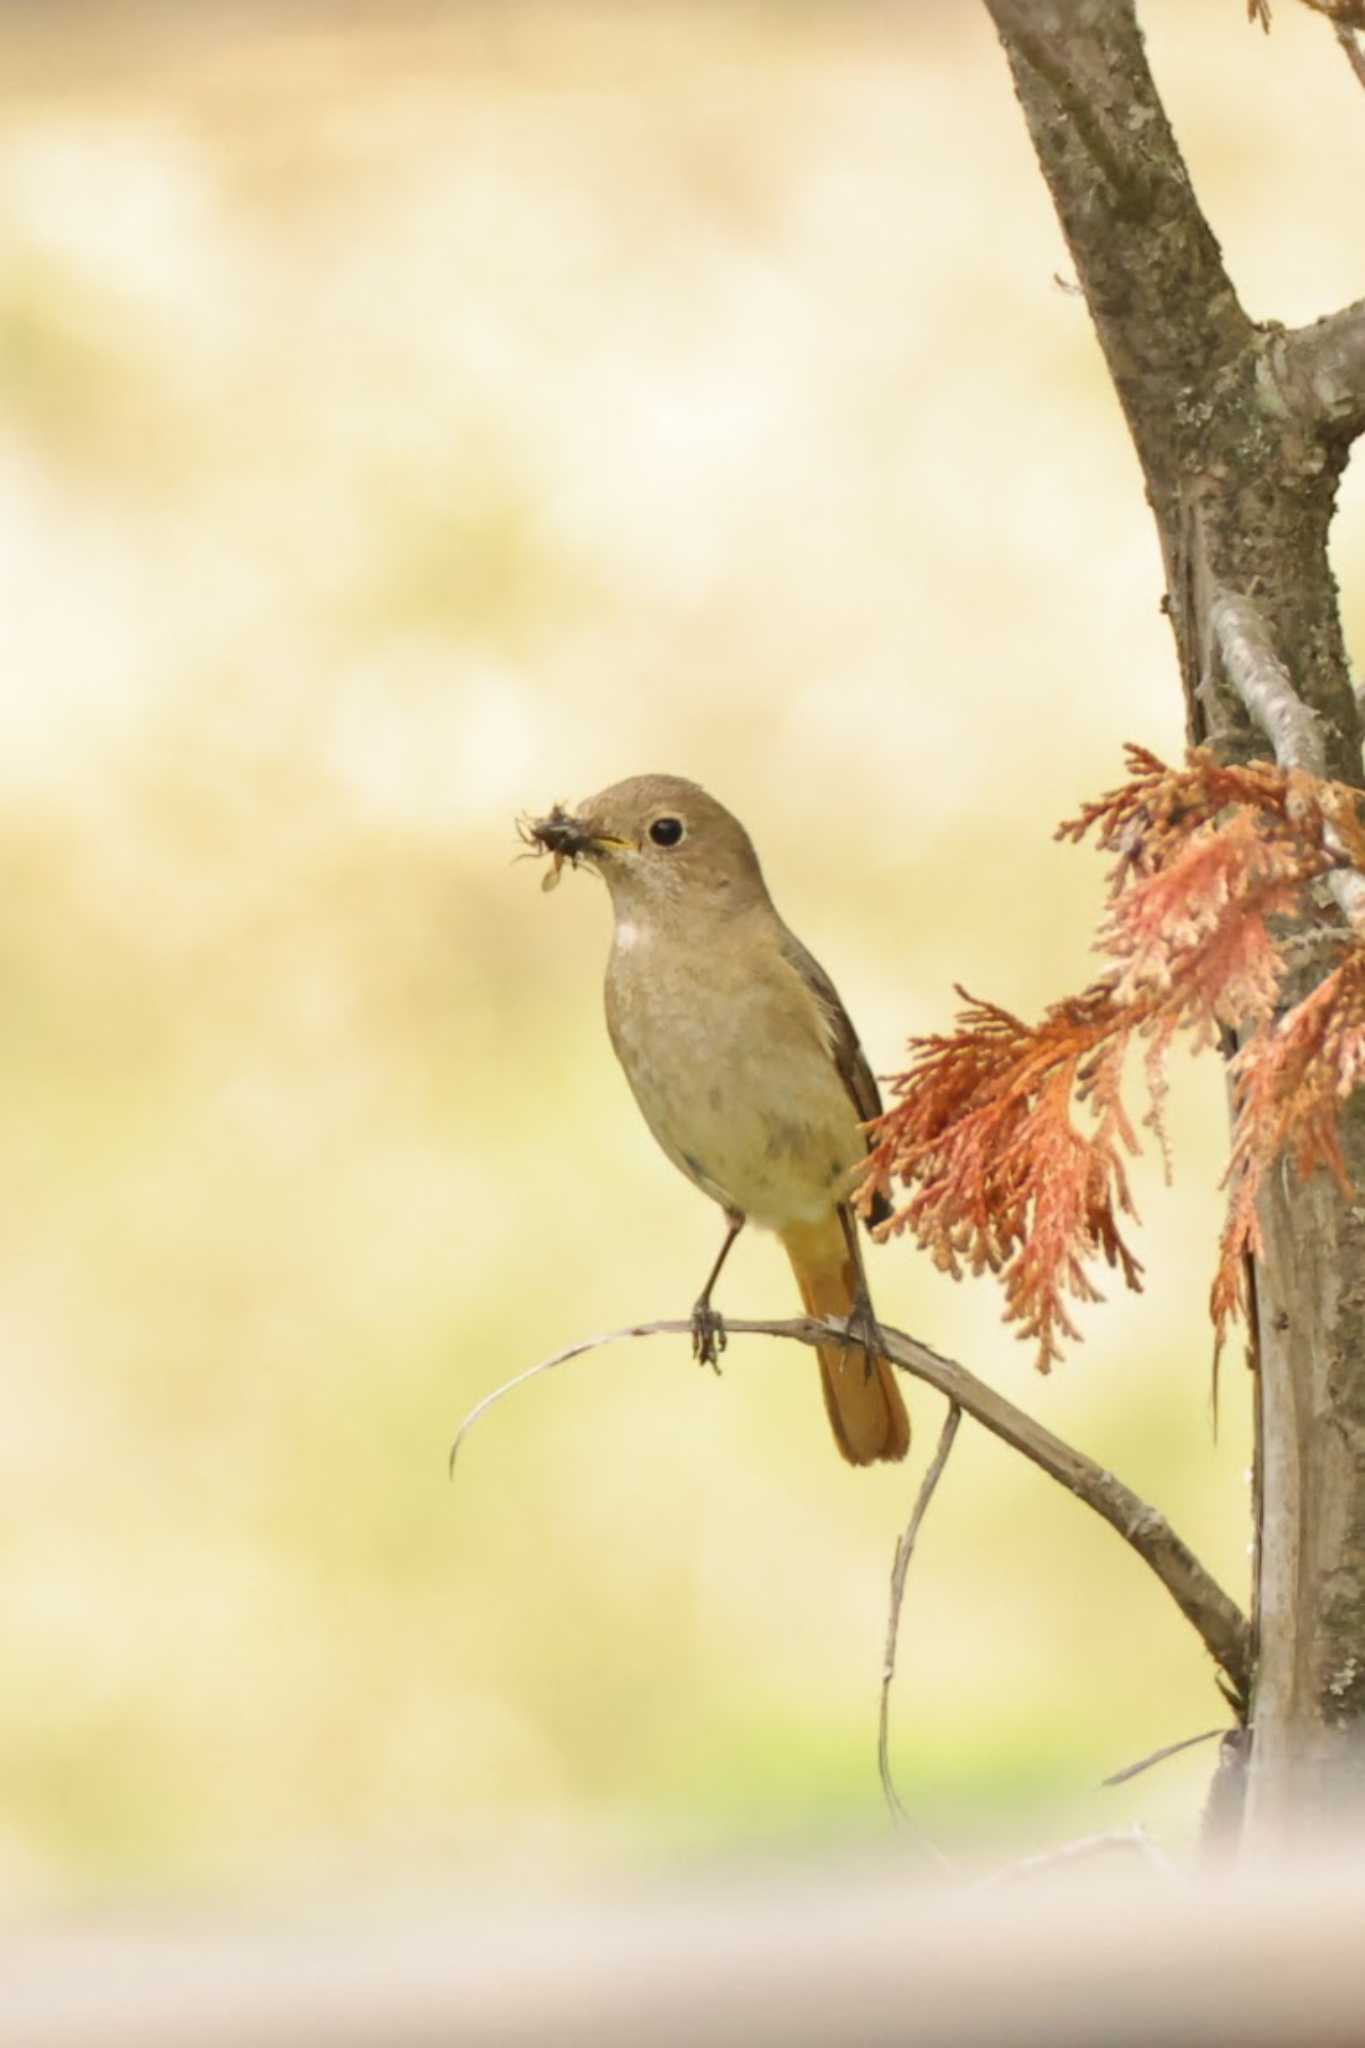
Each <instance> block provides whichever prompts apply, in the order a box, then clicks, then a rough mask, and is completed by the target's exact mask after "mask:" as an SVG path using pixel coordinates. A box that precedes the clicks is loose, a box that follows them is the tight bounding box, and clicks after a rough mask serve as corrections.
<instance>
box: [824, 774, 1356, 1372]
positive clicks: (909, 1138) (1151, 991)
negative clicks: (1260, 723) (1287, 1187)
mask: <svg viewBox="0 0 1365 2048" xmlns="http://www.w3.org/2000/svg"><path fill="white" fill-rule="evenodd" d="M1127 765H1128V770H1129V778H1130V779H1129V780H1128V781H1127V782H1125V783H1124V784H1123V785H1122V787H1121V788H1119V789H1115V790H1111V791H1110V793H1109V794H1108V795H1107V796H1104V797H1102V798H1101V799H1100V800H1099V802H1098V803H1093V804H1088V805H1087V806H1086V808H1085V810H1084V811H1083V812H1082V813H1081V815H1080V817H1079V818H1075V819H1073V820H1071V821H1070V822H1069V823H1067V824H1065V825H1062V826H1061V827H1060V828H1059V830H1058V833H1057V837H1058V838H1060V839H1071V840H1076V841H1079V840H1081V839H1083V838H1085V837H1086V836H1087V834H1090V835H1093V837H1094V838H1095V840H1096V842H1097V844H1098V845H1099V847H1100V848H1101V849H1102V850H1103V851H1104V852H1106V853H1109V854H1112V855H1113V856H1114V857H1115V861H1114V868H1113V873H1112V876H1111V886H1110V897H1109V903H1108V908H1107V910H1106V912H1105V915H1104V918H1103V920H1102V922H1101V926H1100V931H1099V936H1098V940H1097V950H1098V951H1100V952H1101V953H1103V954H1105V955H1107V957H1108V959H1109V961H1110V963H1111V965H1110V966H1109V968H1108V971H1107V972H1106V973H1104V974H1103V975H1102V976H1101V977H1100V978H1099V979H1098V980H1097V981H1095V982H1093V983H1092V984H1091V986H1090V987H1089V988H1087V989H1086V990H1084V992H1083V993H1082V994H1080V995H1078V996H1073V997H1071V998H1069V999H1068V1000H1067V1001H1065V1002H1060V1003H1054V1004H1053V1005H1052V1007H1051V1008H1050V1009H1049V1010H1048V1011H1047V1013H1046V1015H1045V1016H1044V1017H1043V1019H1042V1022H1041V1023H1039V1024H1026V1023H1024V1022H1023V1021H1022V1020H1021V1019H1020V1018H1018V1017H1014V1016H1011V1014H1010V1012H1009V1011H1008V1010H1002V1009H1000V1008H998V1007H997V1006H996V1005H995V1004H994V1003H987V1002H980V1001H977V1000H976V999H974V998H973V997H971V996H968V995H967V994H966V992H965V990H959V991H958V993H959V994H960V995H961V996H962V998H963V1001H964V1002H965V1003H966V1005H967V1007H966V1008H965V1009H964V1010H963V1011H962V1013H961V1014H960V1016H959V1017H958V1019H957V1028H956V1030H954V1031H953V1032H951V1033H948V1034H946V1035H942V1036H934V1037H928V1038H916V1039H912V1040H911V1043H910V1051H911V1055H912V1058H911V1063H910V1066H909V1068H908V1069H907V1071H906V1072H905V1073H904V1074H902V1075H900V1076H899V1077H897V1078H896V1079H895V1080H894V1081H893V1083H892V1089H891V1092H892V1094H893V1096H894V1097H895V1098H896V1100H895V1102H894V1105H893V1107H892V1108H891V1109H889V1110H888V1111H887V1113H886V1114H885V1115H884V1116H883V1117H881V1118H880V1119H879V1120H878V1122H877V1123H876V1124H874V1125H873V1126H872V1131H873V1134H874V1137H875V1140H876V1143H875V1149H874V1150H873V1152H872V1153H871V1155H870V1157H869V1160H868V1165H867V1171H866V1176H865V1178H864V1180H863V1182H862V1185H861V1188H860V1191H859V1203H860V1206H861V1207H862V1209H863V1210H864V1211H867V1210H869V1209H870V1208H871V1205H872V1201H873V1197H874V1196H875V1195H876V1194H878V1193H882V1194H885V1195H887V1196H888V1198H890V1199H891V1200H892V1202H893V1204H894V1203H895V1190H896V1184H897V1183H899V1184H900V1186H901V1187H902V1188H905V1189H908V1190H909V1191H910V1192H909V1197H908V1199H906V1200H904V1201H902V1202H901V1203H900V1205H899V1206H898V1207H896V1208H895V1212H894V1214H893V1215H892V1216H891V1217H890V1219H889V1220H888V1221H887V1222H885V1223H883V1224H882V1225H880V1226H879V1228H878V1231H877V1235H878V1236H879V1237H888V1236H893V1235H895V1234H896V1233H897V1232H899V1231H903V1230H910V1231H912V1232H913V1233H914V1235H915V1236H916V1237H917V1238H918V1239H919V1241H920V1243H921V1244H922V1245H923V1246H924V1247H925V1248H926V1249H927V1250H928V1251H929V1252H930V1253H931V1254H932V1256H933V1258H934V1260H935V1262H936V1264H937V1265H939V1266H940V1267H941V1268H942V1269H943V1270H944V1271H946V1272H949V1273H951V1274H952V1275H953V1277H954V1278H955V1279H956V1278H960V1277H961V1275H962V1273H963V1271H964V1270H967V1271H970V1272H973V1273H980V1272H983V1271H986V1270H989V1271H991V1272H993V1273H996V1274H998V1275H999V1277H1000V1280H1001V1283H1002V1285H1003V1288H1004V1293H1005V1320H1006V1321H1007V1322H1013V1323H1016V1324H1017V1325H1018V1326H1019V1334H1020V1335H1021V1336H1022V1337H1025V1338H1029V1339H1031V1340H1033V1341H1034V1342H1035V1343H1036V1344H1037V1347H1038V1365H1039V1368H1040V1370H1042V1371H1044V1372H1046V1371H1047V1370H1048V1368H1049V1367H1050V1366H1051V1364H1052V1362H1053V1360H1054V1359H1056V1358H1059V1357H1060V1356H1061V1343H1062V1340H1063V1339H1064V1338H1067V1337H1071V1338H1075V1337H1077V1336H1079V1334H1080V1333H1079V1331H1078V1330H1077V1328H1076V1325H1075V1323H1074V1321H1073V1320H1072V1312H1071V1307H1070V1304H1072V1303H1075V1302H1083V1301H1097V1300H1099V1299H1100V1298H1101V1297H1100V1295H1099V1291H1098V1289H1097V1287H1096V1286H1095V1284H1094V1281H1093V1280H1092V1278H1091V1276H1090V1271H1089V1267H1090V1266H1091V1265H1092V1264H1093V1262H1094V1261H1095V1260H1096V1259H1098V1258H1103V1259H1104V1260H1105V1261H1106V1262H1107V1264H1108V1265H1110V1266H1111V1267H1117V1268H1118V1269H1119V1270H1120V1271H1121V1273H1122V1275H1123V1278H1124V1280H1125V1281H1126V1283H1127V1285H1128V1286H1129V1287H1131V1288H1134V1289H1137V1288H1140V1286H1141V1276H1142V1268H1141V1266H1140V1264H1139V1262H1138V1260H1137V1258H1136V1257H1135V1256H1134V1254H1133V1251H1132V1248H1131V1246H1130V1245H1129V1243H1128V1241H1127V1238H1126V1237H1125V1235H1124V1231H1125V1229H1126V1228H1127V1227H1128V1224H1127V1220H1126V1219H1130V1218H1131V1219H1132V1220H1133V1221H1136V1215H1135V1212H1134V1209H1133V1203H1132V1198H1131V1195H1130V1193H1129V1189H1128V1182H1127V1178H1126V1175H1125V1172H1124V1157H1125V1155H1126V1154H1130V1153H1134V1152H1136V1151H1137V1150H1138V1149H1139V1146H1138V1137H1137V1132H1136V1130H1135V1127H1134V1123H1133V1120H1132V1117H1131V1116H1130V1114H1129V1112H1128V1111H1127V1110H1126V1109H1125V1107H1124V1102H1123V1093H1122V1090H1123V1082H1124V1074H1125V1068H1126V1066H1127V1064H1128V1060H1127V1056H1128V1054H1129V1052H1130V1051H1135V1050H1136V1051H1139V1052H1140V1054H1141V1059H1142V1066H1143V1070H1144V1079H1145V1084H1146V1095H1147V1110H1146V1114H1145V1116H1144V1117H1143V1119H1142V1121H1143V1123H1144V1124H1146V1125H1147V1126H1148V1127H1149V1128H1150V1129H1151V1130H1152V1132H1153V1133H1154V1135H1155V1136H1156V1138H1157V1140H1158V1142H1159V1143H1160V1144H1161V1146H1162V1149H1163V1152H1164V1150H1165V1142H1166V1140H1165V1132H1164V1128H1163V1124H1162V1109H1163V1103H1164V1098H1165V1093H1166V1079H1165V1062H1166V1056H1167V1054H1168V1052H1169V1051H1170V1048H1171V1044H1172V1042H1173V1040H1174V1039H1175V1037H1176V1035H1177V1033H1179V1032H1186V1033H1189V1034H1190V1035H1191V1036H1192V1037H1193V1040H1194V1042H1195V1044H1196V1045H1201V1046H1202V1045H1207V1044H1209V1043H1210V1042H1212V1041H1214V1040H1216V1039H1217V1038H1219V1036H1220V1034H1221V1033H1222V1032H1224V1031H1226V1032H1232V1033H1235V1034H1236V1037H1237V1040H1238V1042H1239V1043H1240V1050H1239V1051H1237V1053H1236V1054H1235V1056H1234V1057H1233V1059H1232V1062H1231V1068H1230V1072H1231V1076H1232V1085H1233V1102H1234V1122H1233V1134H1232V1156H1231V1162H1230V1164H1229V1167H1228V1172H1227V1175H1226V1179H1225V1185H1226V1187H1227V1189H1228V1214H1227V1221H1226V1223H1225V1225H1224V1229H1223V1235H1222V1242H1221V1247H1220V1255H1219V1260H1218V1266H1217V1271H1216V1274H1215V1278H1214V1282H1213V1290H1212V1297H1211V1303H1210V1306H1211V1312H1212V1316H1213V1322H1214V1329H1215V1333H1216V1343H1217V1344H1218V1345H1219V1346H1221V1344H1222V1342H1223V1340H1224V1338H1225V1336H1226V1334H1227V1328H1228V1324H1229V1322H1230V1321H1231V1319H1232V1318H1233V1317H1234V1316H1236V1315H1239V1314H1242V1313H1244V1312H1245V1309H1246V1301H1245V1258H1246V1254H1247V1253H1248V1252H1252V1253H1254V1252H1257V1251H1259V1250H1260V1232H1259V1227H1258V1224H1257V1217H1256V1196H1257V1191H1258V1189H1259V1188H1260V1185H1261V1181H1262V1179H1263V1176H1264V1175H1265V1172H1266V1170H1267V1168H1268V1167H1269V1166H1270V1165H1271V1164H1272V1163H1273V1162H1274V1160H1275V1159H1276V1158H1277V1157H1278V1156H1279V1155H1280V1154H1281V1153H1282V1152H1285V1153H1287V1154H1288V1155H1289V1156H1290V1157H1292V1158H1293V1159H1294V1161H1295V1163H1296V1164H1297V1167H1298V1169H1299V1171H1300V1172H1301V1173H1304V1174H1307V1173H1311V1172H1312V1171H1313V1170H1314V1169H1315V1168H1317V1167H1325V1168H1327V1169H1329V1170H1330V1171H1332V1172H1334V1173H1335V1174H1337V1175H1338V1177H1339V1178H1342V1179H1343V1180H1344V1177H1345V1169H1344V1166H1343V1163H1342V1157H1341V1149H1340V1144H1339V1141H1338V1136H1337V1110H1338V1106H1339V1104H1340V1102H1341V1100H1342V1099H1343V1098H1344V1097H1345V1096H1346V1095H1347V1094H1349V1093H1350V1091H1351V1090H1352V1089H1353V1088H1354V1087H1356V1086H1357V1084H1358V1083H1359V1082H1361V1081H1362V1080H1365V932H1360V933H1357V932H1356V931H1354V930H1352V929H1351V928H1350V927H1349V926H1348V925H1346V924H1343V923H1341V922H1340V921H1339V920H1335V919H1334V920H1327V921H1324V915H1323V911H1322V905H1321V903H1320V902H1319V901H1317V900H1315V894H1316V896H1320V895H1321V892H1320V891H1319V892H1314V891H1313V889H1312V885H1313V884H1314V883H1316V882H1319V881H1320V879H1321V877H1323V876H1324V875H1326V874H1328V873H1329V872H1330V871H1331V870H1332V869H1334V868H1346V867H1354V868H1357V869H1361V870H1363V871H1365V827H1362V822H1361V816H1360V811H1359V808H1358V803H1359V799H1358V797H1357V793H1356V792H1355V791H1353V790H1350V789H1347V788H1345V787H1344V786H1343V785H1341V784H1339V783H1330V782H1321V781H1318V780H1316V779H1315V778H1313V777H1311V776H1307V775H1303V774H1300V773H1297V772H1291V773H1288V774H1286V773H1284V772H1282V771H1281V770H1280V769H1278V768H1273V767H1269V766H1266V765H1263V764H1260V763H1254V764H1252V765H1250V766H1246V767H1225V766H1223V765H1222V764H1221V763H1219V762H1218V761H1217V760H1215V758H1214V756H1213V755H1212V754H1211V753H1208V752H1206V751H1204V750H1202V749H1196V750H1195V751H1193V752H1191V754H1190V756H1189V760H1188V763H1187V765H1186V766H1185V767H1184V768H1170V767H1167V766H1166V764H1165V763H1164V762H1162V761H1159V760H1158V759H1157V758H1156V757H1155V755H1153V754H1149V753H1147V752H1146V751H1145V750H1144V749H1143V748H1141V747H1129V749H1128V750H1127ZM1291 916H1293V917H1309V918H1314V919H1316V920H1317V922H1316V924H1315V926H1314V930H1315V933H1316V935H1317V936H1318V937H1320V938H1321V939H1322V942H1323V943H1324V944H1326V945H1327V947H1328V948H1329V950H1331V949H1332V948H1335V949H1336V951H1337V953H1338V959H1337V963H1336V965H1335V966H1334V967H1333V969H1332V971H1331V973H1329V974H1328V975H1327V977H1326V978H1325V979H1324V980H1323V981H1321V982H1320V983H1319V985H1318V986H1317V987H1316V988H1315V989H1314V990H1313V992H1312V993H1311V994H1310V995H1308V996H1306V997H1305V998H1304V999H1303V1000H1302V1001H1300V1002H1298V1003H1295V1004H1293V1005H1292V1006H1290V1007H1289V1008H1287V1009H1282V1008H1281V1000H1280V999H1281V986H1282V983H1283V980H1284V974H1285V962H1284V958H1283V955H1282V952H1281V950H1280V947H1279V946H1278V945H1277V942H1276V938H1275V936H1274V935H1273V934H1272V930H1271V923H1270V920H1271V919H1273V918H1277V917H1278V918H1287V917H1291ZM1294 929H1301V927H1294ZM1229 1042H1230V1041H1229Z"/></svg>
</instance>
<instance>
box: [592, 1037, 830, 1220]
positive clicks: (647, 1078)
mask: <svg viewBox="0 0 1365 2048" xmlns="http://www.w3.org/2000/svg"><path fill="white" fill-rule="evenodd" d="M611 1021H612V1037H613V1040H614V1042H615V1045H616V1051H617V1053H618V1055H619V1057H620V1060H621V1064H622V1066H623V1067H624V1069H625V1072H626V1077H627V1079H628V1080H629V1082H630V1085H631V1088H632V1089H633V1091H634V1094H635V1098H636V1100H637V1102H638V1103H639V1105H640V1109H641V1111H642V1112H643V1115H644V1118H645V1121H646V1123H647V1124H648V1125H649V1127H650V1129H651V1131H652V1132H653V1133H654V1136H655V1137H656V1138H657V1140H658V1142H659V1144H660V1145H661V1146H662V1147H663V1150H664V1151H665V1152H666V1153H667V1154H668V1156H669V1158H670V1159H671V1160H672V1161H673V1163H674V1165H675V1166H677V1167H678V1168H679V1169H680V1170H681V1171H682V1172H683V1173H685V1174H686V1175H687V1177H688V1179H689V1180H691V1181H693V1182H695V1184H696V1185H697V1186H698V1187H700V1188H701V1189H703V1191H704V1192H705V1193H706V1194H708V1195H710V1196H711V1198H712V1200H713V1201H717V1202H720V1203H722V1204H723V1205H724V1206H725V1207H726V1208H728V1209H737V1210H739V1211H741V1212H742V1213H743V1214H744V1215H745V1216H747V1217H748V1218H749V1219H750V1221H751V1222H753V1223H757V1224H759V1225H762V1226H764V1227H766V1228H768V1229H774V1230H780V1229H784V1228H786V1227H787V1226H788V1225H790V1224H792V1223H797V1222H815V1221H817V1220H818V1219H819V1218H820V1217H822V1216H827V1215H828V1214H829V1212H830V1210H831V1209H832V1208H834V1206H835V1205H836V1203H838V1202H839V1201H841V1200H843V1199H844V1197H845V1196H846V1195H847V1193H848V1189H849V1184H850V1180H851V1177H852V1170H853V1168H854V1167H855V1166H856V1165H857V1163H858V1162H859V1161H860V1160H861V1159H862V1158H863V1157H864V1156H865V1154H866V1150H867V1146H866V1140H865V1138H864V1136H863V1133H862V1131H861V1129H860V1127H859V1123H858V1118H857V1113H856V1111H855V1110H854V1107H853V1104H852V1102H851V1100H850V1098H849V1096H848V1093H847V1091H846V1089H845V1088H844V1084H843V1081H842V1079H841V1078H840V1076H839V1073H838V1070H837V1069H836V1067H835V1066H834V1063H833V1060H832V1059H831V1058H830V1057H829V1055H828V1054H827V1052H826V1051H825V1049H824V1047H823V1046H820V1045H818V1044H817V1043H815V1042H814V1041H811V1040H805V1039H801V1038H793V1037H790V1036H788V1035H786V1034H784V1033H782V1032H781V1031H778V1032H776V1033H774V1032H772V1031H768V1032H764V1031H762V1030H760V1029H752V1028H746V1021H745V1019H744V1017H743V1016H742V1015H741V1016H739V1017H738V1018H728V1017H727V1018H726V1019H724V1020H723V1021H721V1022H718V1021H717V1019H716V1018H715V1017H710V1018H706V1019H704V1020H698V1019H696V1018H693V1017H690V1016H689V1015H688V1014H687V1012H686V1009H685V1006H684V1007H679V1008H675V1009H674V1010H673V1012H672V1014H671V1015H670V1017H669V1019H668V1020H667V1024H666V1026H665V1027H664V1028H662V1029H660V1028H656V1025H655V1021H654V1020H653V1019H648V1018H643V1017H641V1016H640V1015H639V1013H638V1012H636V1013H632V1008H631V1006H626V1009H625V1011H624V1013H623V1014H618V1015H617V1016H615V1017H613V1018H612V1020H611Z"/></svg>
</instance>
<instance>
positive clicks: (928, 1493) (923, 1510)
mask: <svg viewBox="0 0 1365 2048" xmlns="http://www.w3.org/2000/svg"><path fill="white" fill-rule="evenodd" d="M961 1420H962V1409H961V1407H960V1406H959V1405H958V1403H957V1402H956V1401H950V1402H949V1404H948V1413H947V1415H946V1416H945V1417H944V1420H943V1429H942V1432H941V1434H940V1436H939V1440H938V1449H937V1450H936V1451H935V1452H934V1455H933V1459H932V1461H931V1462H930V1465H929V1468H928V1470H927V1471H926V1472H925V1475H924V1477H923V1479H922V1480H921V1481H920V1487H919V1492H918V1493H917V1494H916V1496H915V1505H914V1507H913V1509H912V1510H911V1514H910V1520H909V1521H908V1522H907V1523H906V1525H905V1531H904V1534H903V1535H901V1536H898V1537H897V1538H896V1555H895V1557H894V1558H893V1560H892V1563H891V1603H890V1608H889V1611H888V1613H887V1617H886V1652H885V1655H884V1656H883V1658H882V1698H881V1709H880V1712H879V1714H878V1717H877V1771H878V1775H879V1776H880V1778H881V1781H882V1791H883V1793H884V1794H885V1797H886V1803H887V1805H888V1807H889V1808H890V1809H891V1815H892V1818H893V1819H894V1820H898V1821H901V1822H903V1823H905V1824H906V1825H910V1826H913V1823H912V1822H911V1820H910V1816H909V1814H908V1813H907V1812H906V1810H905V1807H904V1804H903V1803H902V1800H901V1796H900V1794H899V1792H898V1791H897V1790H896V1781H895V1778H894V1777H893V1776H892V1773H891V1682H892V1680H893V1679H894V1678H895V1676H896V1645H897V1642H898V1640H899V1637H900V1627H901V1607H902V1605H903V1603H904V1600H905V1575H906V1573H907V1572H908V1571H909V1569H910V1560H911V1558H912V1557H913V1556H914V1554H915V1542H916V1539H917V1537H918V1536H919V1532H920V1524H921V1523H922V1522H923V1520H924V1517H925V1515H926V1514H927V1513H928V1511H929V1503H930V1501H931V1500H932V1499H933V1497H934V1488H935V1487H936V1486H937V1485H938V1482H939V1480H940V1479H941V1478H942V1477H943V1468H944V1466H945V1465H946V1464H947V1462H948V1454H949V1452H950V1451H951V1450H952V1448H953V1441H954V1438H955V1437H956V1436H957V1430H958V1424H959V1423H960V1422H961ZM929 1846H930V1848H931V1849H932V1847H933V1845H932V1843H931V1844H930V1845H929ZM934 1853H935V1854H937V1851H935V1852H934ZM941 1860H942V1859H941V1858H940V1861H941Z"/></svg>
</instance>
